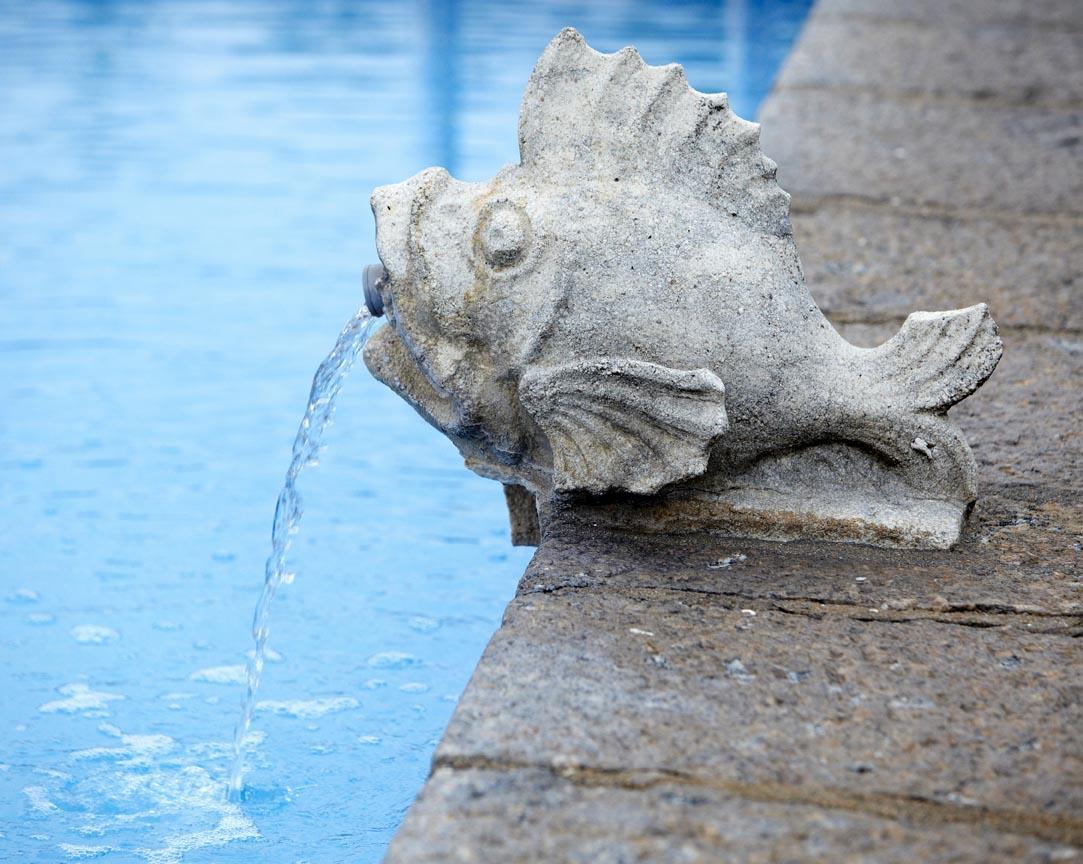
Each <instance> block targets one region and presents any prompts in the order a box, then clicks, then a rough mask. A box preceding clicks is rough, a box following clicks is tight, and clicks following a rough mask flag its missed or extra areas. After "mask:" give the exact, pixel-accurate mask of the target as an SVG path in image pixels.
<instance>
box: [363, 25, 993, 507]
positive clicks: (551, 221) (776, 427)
mask: <svg viewBox="0 0 1083 864" xmlns="http://www.w3.org/2000/svg"><path fill="white" fill-rule="evenodd" d="M519 138H520V154H521V161H520V164H519V165H516V166H511V167H508V168H505V169H504V170H503V171H501V172H500V173H499V174H497V175H496V176H495V177H494V178H493V179H492V180H491V181H489V182H486V183H464V182H461V181H459V180H456V179H454V178H452V177H450V176H449V175H448V173H447V172H446V171H444V170H443V169H428V170H426V171H423V172H421V173H420V174H418V175H416V176H415V177H413V178H411V179H409V180H407V181H405V182H404V183H400V184H396V185H394V186H386V187H381V188H379V189H377V190H376V191H375V192H374V193H373V196H372V208H373V212H374V215H375V218H376V224H377V247H378V251H379V254H380V259H381V262H382V263H383V266H384V268H385V270H386V273H387V276H386V279H385V280H384V281H383V283H382V285H381V288H380V294H381V299H382V302H383V305H384V308H385V309H386V311H387V316H388V319H389V322H390V326H389V327H385V328H383V329H382V330H380V331H379V332H378V333H377V334H376V336H375V337H374V338H373V339H372V340H371V341H370V343H369V345H368V347H367V348H366V351H365V361H366V363H367V365H368V366H369V368H370V370H371V371H372V372H373V373H374V374H375V376H376V377H377V378H379V379H380V380H381V381H383V382H385V383H386V384H388V385H389V386H391V387H392V388H393V389H395V390H396V391H397V392H398V393H400V394H401V395H402V396H403V397H404V398H406V399H407V400H408V401H409V402H410V403H411V404H412V405H414V406H415V407H416V408H417V409H418V411H419V412H420V413H421V414H422V415H423V416H424V417H425V418H426V419H427V420H429V421H430V422H431V423H433V424H434V425H435V426H436V427H437V428H439V429H440V430H441V431H443V432H444V433H445V434H446V435H448V436H449V437H450V438H451V440H452V441H454V442H455V443H456V445H457V446H458V447H459V449H460V451H461V452H462V453H463V454H464V456H465V457H466V459H467V464H468V465H469V466H470V467H472V468H473V469H474V470H476V471H478V472H479V473H482V474H483V475H485V476H489V477H493V478H495V479H498V480H501V481H502V482H504V483H506V484H516V485H519V486H523V487H526V488H527V489H528V490H530V491H531V492H532V493H533V494H534V495H535V497H536V498H537V500H538V501H539V502H542V503H544V502H546V501H549V500H551V499H553V498H554V496H557V497H561V496H563V497H569V496H570V497H573V498H574V497H577V496H578V497H583V496H586V497H590V496H601V495H605V494H607V493H629V494H631V495H635V496H650V495H654V494H656V493H659V492H666V491H671V490H673V489H675V488H680V487H681V486H682V485H686V486H687V485H689V484H691V485H694V486H696V487H697V488H707V489H709V488H712V486H714V487H717V488H724V487H725V486H726V484H727V483H728V482H729V481H730V480H731V479H732V478H734V477H737V476H740V475H741V474H742V472H747V471H749V470H751V469H754V468H755V466H756V465H757V463H759V462H761V461H762V460H763V459H764V458H765V457H769V456H771V455H772V454H779V453H787V452H792V451H795V450H800V449H801V448H808V447H815V446H818V445H822V444H824V443H832V442H834V443H843V444H846V445H850V446H853V447H855V448H858V449H860V450H861V451H862V452H865V453H869V454H872V456H873V457H874V458H875V459H876V460H878V461H879V462H880V463H882V464H883V466H884V467H885V469H886V470H889V471H890V472H893V475H894V476H896V477H898V478H901V481H902V483H903V484H904V486H906V487H907V488H908V489H911V490H913V493H914V495H915V496H916V497H919V498H920V497H925V498H941V499H943V500H950V501H955V502H959V503H961V504H963V505H965V506H969V504H970V503H971V502H972V501H973V500H974V497H975V495H976V491H975V467H974V460H973V457H972V455H971V453H970V451H969V448H968V447H967V445H966V442H965V441H964V440H963V438H962V436H961V434H960V433H959V432H958V430H957V429H956V428H955V427H954V426H953V425H952V424H951V423H950V421H948V420H947V418H946V416H945V414H946V412H947V409H948V408H950V407H951V405H953V404H955V403H956V402H958V401H959V400H960V399H962V398H964V397H965V396H967V395H969V393H971V392H973V390H975V389H977V387H978V386H980V385H981V383H982V382H983V381H984V380H985V379H986V378H987V377H988V375H989V374H991V372H992V371H993V368H994V367H995V366H996V363H997V361H998V360H999V357H1000V354H1001V350H1002V348H1001V343H1000V339H999V336H998V335H997V331H996V325H995V324H994V323H993V321H992V318H991V317H990V316H989V313H988V310H987V308H986V307H985V306H984V305H979V306H974V307H970V308H968V309H963V310H957V311H954V312H943V313H915V314H914V315H912V316H910V318H909V319H907V322H906V324H905V325H904V326H903V328H902V329H901V330H900V331H899V333H898V334H897V335H896V336H895V337H894V338H893V339H892V340H890V341H889V342H887V343H885V344H884V345H882V346H880V347H878V348H874V349H864V348H858V347H856V346H853V345H851V344H850V343H849V342H847V341H846V340H845V339H843V338H842V337H841V336H840V335H839V334H838V333H837V331H835V329H834V328H833V327H832V326H831V324H830V323H829V322H828V321H827V319H826V318H825V317H824V316H823V314H822V313H821V312H820V310H819V308H818V307H817V305H816V303H815V301H814V300H813V298H812V296H811V294H810V293H809V291H808V288H807V287H806V285H805V281H804V276H803V274H802V271H801V265H800V261H799V258H798V253H797V248H796V245H795V243H794V239H793V235H792V232H791V229H790V223H789V197H788V196H787V195H786V193H785V192H783V191H782V190H781V189H780V188H779V186H778V185H777V183H776V181H775V165H774V163H773V162H771V160H770V159H768V158H767V157H766V156H764V155H763V153H762V152H761V151H760V149H759V127H758V126H757V125H756V124H753V123H748V122H746V121H744V120H742V119H740V118H738V117H737V116H736V115H735V114H733V112H732V111H731V110H730V109H729V106H728V102H727V100H726V98H725V96H724V94H716V95H706V94H701V93H698V92H696V91H694V90H692V89H691V88H690V87H689V86H688V83H687V81H686V80H685V77H684V72H683V70H682V69H681V68H680V67H679V66H676V65H672V66H664V67H651V66H647V65H646V64H645V63H644V62H643V60H642V59H641V58H640V57H639V55H638V54H637V53H636V52H635V51H634V49H630V48H626V49H623V50H622V51H620V52H617V53H616V54H611V55H603V54H599V53H598V52H595V51H594V50H593V49H591V48H590V47H589V46H587V45H586V43H585V42H584V40H583V38H582V37H581V36H580V35H579V34H578V33H576V32H575V31H574V30H565V31H562V32H561V33H560V34H558V36H557V37H556V38H555V39H554V40H553V42H552V43H550V45H549V47H548V48H547V49H546V51H545V53H544V54H543V55H542V58H541V59H540V60H539V62H538V65H537V67H536V68H535V70H534V73H533V75H532V77H531V80H530V83H529V84H528V87H527V90H526V93H525V95H524V99H523V107H522V111H521V116H520V128H519Z"/></svg>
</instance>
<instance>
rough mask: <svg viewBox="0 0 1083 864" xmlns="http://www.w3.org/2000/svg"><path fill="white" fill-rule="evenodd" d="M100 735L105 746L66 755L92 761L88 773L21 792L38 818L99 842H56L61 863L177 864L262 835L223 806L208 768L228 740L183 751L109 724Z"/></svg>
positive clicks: (232, 807)
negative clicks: (60, 821) (117, 857)
mask: <svg viewBox="0 0 1083 864" xmlns="http://www.w3.org/2000/svg"><path fill="white" fill-rule="evenodd" d="M98 729H99V731H100V732H102V733H103V734H104V735H107V736H108V737H109V738H111V739H112V742H111V743H110V744H109V746H102V747H91V748H87V749H84V750H79V751H76V752H74V753H72V754H70V759H71V760H72V762H73V763H74V764H79V763H86V762H91V763H98V764H95V765H94V766H93V770H90V771H87V770H85V769H84V770H80V771H74V770H73V771H72V772H71V773H66V772H49V775H48V776H49V777H50V781H49V788H46V787H45V786H44V785H42V786H31V787H27V788H26V789H24V790H23V794H24V796H25V797H26V800H27V804H28V806H29V809H30V810H31V811H32V812H33V813H35V814H36V816H37V818H39V819H50V818H54V817H57V816H60V817H62V818H64V820H65V822H66V823H67V824H68V826H69V827H70V828H71V829H73V830H74V831H75V832H76V833H77V834H79V835H81V836H82V837H85V838H88V839H89V838H95V839H97V840H98V842H96V843H90V844H83V843H78V842H68V843H59V844H58V845H57V848H58V849H59V850H60V851H61V852H62V853H63V854H64V855H65V856H66V857H67V858H69V859H72V860H80V859H89V858H95V857H98V856H101V855H105V854H107V853H110V854H123V855H124V860H133V859H136V858H138V859H142V860H144V861H147V862H149V864H182V862H183V860H184V858H185V856H186V855H187V854H188V853H190V852H193V851H195V850H198V849H204V848H208V847H217V846H224V845H227V844H229V843H233V842H235V841H239V840H254V839H257V838H258V837H259V836H260V835H259V832H258V830H257V829H256V826H255V824H254V823H253V822H252V821H251V820H250V819H249V818H248V817H247V816H246V815H245V813H244V811H243V810H241V808H240V807H239V806H238V805H236V804H231V803H229V802H227V801H226V800H224V798H223V796H222V782H223V778H222V774H221V773H220V772H219V773H214V772H212V771H211V770H209V769H208V767H206V766H207V764H208V760H212V759H213V760H215V761H219V762H222V761H224V760H225V759H226V758H228V755H229V752H230V748H229V746H228V744H226V742H212V743H211V744H197V745H192V746H188V747H184V746H182V745H181V744H180V743H179V742H178V741H176V740H175V739H173V738H172V737H170V736H168V735H162V734H155V733H147V734H134V733H127V732H124V731H122V730H121V729H119V728H118V727H116V726H114V725H112V724H110V723H102V724H101V725H99V726H98ZM71 839H72V840H74V839H75V838H71Z"/></svg>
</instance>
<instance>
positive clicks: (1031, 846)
mask: <svg viewBox="0 0 1083 864" xmlns="http://www.w3.org/2000/svg"><path fill="white" fill-rule="evenodd" d="M620 780H621V781H622V782H616V778H605V777H598V776H592V775H588V774H584V773H582V772H574V771H565V772H563V773H561V772H554V771H549V770H546V769H543V768H529V767H527V768H516V767H512V766H499V767H498V768H495V769H492V770H489V769H484V768H479V769H469V768H464V769H461V770H453V769H451V768H447V767H444V768H437V769H436V771H435V772H434V774H433V776H432V779H431V780H430V781H429V784H428V786H426V788H425V791H424V793H423V794H422V796H421V798H420V800H419V801H418V803H417V804H416V805H415V806H414V807H413V809H411V811H410V815H409V816H408V817H407V819H406V823H405V824H404V825H403V829H402V831H401V832H400V833H399V835H398V837H397V838H396V840H395V842H394V844H393V845H392V847H391V850H390V853H389V854H388V857H387V862H388V864H397V862H407V861H408V862H432V864H438V862H439V864H446V862H464V864H465V862H478V861H499V862H501V864H520V862H521V864H537V862H540V861H562V862H570V864H580V862H582V864H632V862H641V864H645V862H659V864H662V862H664V864H674V862H687V864H698V862H717V861H742V862H746V864H761V862H762V864H768V862H779V861H845V862H851V864H859V862H860V864H873V862H875V864H913V862H915V861H921V862H926V864H934V862H947V861H953V862H962V861H971V862H983V864H984V862H989V861H1014V862H1020V864H1023V862H1030V864H1039V862H1041V864H1046V862H1051V861H1058V860H1070V857H1074V850H1073V849H1071V848H1070V847H1066V846H1063V845H1059V844H1055V843H1048V842H1044V841H1041V840H1038V839H1036V838H1033V837H1028V836H1024V835H1018V834H1008V833H1003V832H1000V831H996V830H992V829H990V828H989V827H988V826H985V825H970V824H937V823H929V822H927V821H926V822H923V821H921V819H920V817H911V818H910V819H899V820H895V819H886V818H880V817H877V816H871V815H868V814H866V813H861V812H855V811H846V810H841V809H831V808H823V807H820V806H814V805H807V804H791V803H780V802H774V801H757V800H750V799H748V798H744V797H741V796H739V795H735V794H733V793H731V792H727V791H726V790H725V789H720V788H712V787H709V786H700V787H690V786H688V785H687V784H684V783H672V782H666V780H665V778H664V777H658V776H653V777H652V776H640V777H638V778H637V777H632V776H625V777H622V778H620ZM611 781H613V782H611Z"/></svg>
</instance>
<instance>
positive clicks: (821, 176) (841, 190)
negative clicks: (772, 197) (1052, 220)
mask: <svg viewBox="0 0 1083 864" xmlns="http://www.w3.org/2000/svg"><path fill="white" fill-rule="evenodd" d="M759 119H760V122H761V124H762V129H763V132H762V140H763V149H764V152H765V153H767V155H768V156H770V157H771V158H772V159H774V160H775V161H776V162H778V163H779V169H778V179H779V183H780V184H781V185H782V188H783V189H785V190H786V191H787V192H789V193H790V194H791V195H793V196H794V197H795V198H796V199H798V201H803V202H804V203H806V204H807V203H809V200H810V199H813V200H815V199H821V198H837V197H853V198H857V199H860V200H871V201H877V202H882V203H892V202H899V203H903V204H917V205H927V206H935V207H942V208H946V209H948V210H951V211H958V210H960V209H964V210H965V209H968V208H970V209H974V208H977V209H983V210H988V211H990V214H995V215H1003V214H1004V213H1006V212H1018V213H1058V212H1059V213H1073V214H1075V215H1080V214H1083V204H1081V203H1080V202H1083V172H1081V171H1080V170H1079V166H1080V164H1081V160H1083V112H1075V111H1054V110H1047V109H1027V108H1019V107H1002V106H996V105H981V106H975V105H973V104H970V103H955V102H952V103H942V102H924V101H917V100H895V99H886V98H884V97H881V96H879V95H877V94H871V93H863V92H857V93H853V92H848V91H847V92H837V91H831V90H826V91H818V90H811V91H804V90H802V91H797V90H782V91H779V92H777V93H775V94H774V96H773V97H772V98H771V99H770V100H769V101H768V102H767V104H766V105H764V107H763V110H762V111H761V112H760V118H759Z"/></svg>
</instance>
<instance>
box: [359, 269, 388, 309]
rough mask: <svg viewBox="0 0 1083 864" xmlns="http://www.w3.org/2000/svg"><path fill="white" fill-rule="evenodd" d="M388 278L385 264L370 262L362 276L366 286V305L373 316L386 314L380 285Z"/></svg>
mask: <svg viewBox="0 0 1083 864" xmlns="http://www.w3.org/2000/svg"><path fill="white" fill-rule="evenodd" d="M386 278H387V271H386V270H385V269H384V265H383V264H369V265H368V266H367V267H365V271H364V274H363V275H362V277H361V280H362V282H363V284H364V286H365V306H367V307H368V310H369V314H370V315H371V316H372V317H373V318H379V317H380V316H381V315H383V314H384V298H383V297H381V296H380V288H379V285H380V283H381V282H383V281H384V280H385V279H386Z"/></svg>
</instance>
